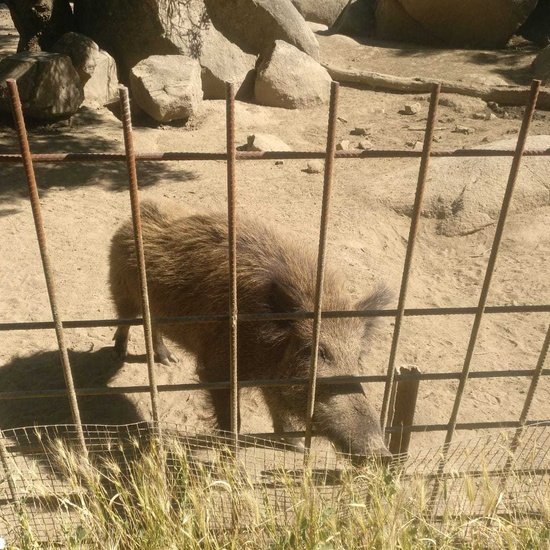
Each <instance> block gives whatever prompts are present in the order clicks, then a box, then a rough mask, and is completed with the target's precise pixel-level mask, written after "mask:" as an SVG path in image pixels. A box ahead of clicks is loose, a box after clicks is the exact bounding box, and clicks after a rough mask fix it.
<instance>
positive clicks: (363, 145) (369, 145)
mask: <svg viewBox="0 0 550 550" xmlns="http://www.w3.org/2000/svg"><path fill="white" fill-rule="evenodd" d="M373 147H374V145H373V144H372V142H370V141H369V140H368V139H362V140H361V141H360V142H359V143H358V144H357V148H358V149H363V151H368V150H369V149H372V148H373Z"/></svg>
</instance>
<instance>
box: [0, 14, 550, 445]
mask: <svg viewBox="0 0 550 550" xmlns="http://www.w3.org/2000/svg"><path fill="white" fill-rule="evenodd" d="M319 41H320V45H321V49H322V57H323V59H324V60H325V61H327V62H330V63H331V64H333V65H339V66H341V67H345V68H348V67H355V68H358V69H361V68H362V69H369V70H374V71H379V72H384V73H391V74H395V75H399V76H430V77H434V78H435V77H436V76H437V77H438V78H445V79H453V80H458V79H463V80H464V81H472V80H477V81H479V82H494V83H502V82H506V83H509V84H514V83H525V82H526V81H527V80H528V78H529V65H530V62H531V61H532V59H533V57H534V55H535V52H534V51H533V50H531V49H529V48H528V47H524V46H522V45H516V46H514V47H511V48H509V49H507V50H505V51H500V52H479V51H451V50H447V51H437V50H426V49H420V48H418V49H412V48H404V47H402V46H399V45H390V46H387V45H386V46H382V45H368V44H365V43H361V42H359V41H356V40H354V39H351V38H347V37H328V36H324V35H322V33H321V34H319ZM16 44H17V34H16V32H15V31H14V29H13V27H12V25H11V21H10V19H9V16H8V13H7V11H6V10H5V9H1V8H0V57H1V56H3V55H6V54H9V53H10V52H13V51H15V48H16ZM427 99H428V98H427V96H426V95H420V96H419V95H399V94H389V93H382V92H378V91H372V90H365V89H358V88H354V87H346V86H342V88H341V91H340V107H339V122H338V128H337V135H338V139H339V140H342V139H349V140H350V141H351V142H352V145H354V144H356V143H357V142H358V141H359V140H360V139H364V138H360V137H358V136H355V135H352V134H351V132H352V131H353V130H354V129H355V128H356V127H365V128H367V133H368V136H367V137H368V139H369V140H370V141H371V142H372V144H373V146H374V147H376V148H413V147H415V146H416V147H418V142H420V141H421V140H422V136H423V127H424V126H425V121H426V113H427V106H428V103H427ZM411 102H417V103H419V104H420V111H419V113H418V114H415V115H410V116H407V115H403V114H401V113H400V111H401V110H402V109H403V106H404V104H405V103H411ZM327 111H328V109H327V106H321V107H317V108H313V109H309V110H302V111H287V110H283V109H276V108H267V107H259V106H257V105H253V104H249V103H242V102H239V103H238V104H237V112H236V116H237V142H238V144H244V143H246V138H247V135H248V134H251V133H255V132H262V133H269V134H275V135H277V136H278V137H280V138H281V139H283V140H284V141H285V142H287V143H288V144H289V145H290V146H291V147H292V148H293V149H295V150H321V149H323V148H324V146H325V140H326V121H327ZM491 113H492V114H494V115H496V116H494V117H484V116H482V114H485V115H490V114H491ZM549 116H550V115H549V114H547V113H544V112H540V113H538V114H537V116H536V119H535V121H534V124H533V127H532V134H535V135H545V134H550V128H549V126H548V125H549ZM224 117H225V105H224V102H222V101H208V102H205V104H204V110H203V112H202V114H201V115H200V116H198V117H197V118H196V119H195V120H193V121H191V122H190V123H189V124H188V125H186V126H182V125H178V124H174V125H153V124H144V123H143V121H142V122H140V121H136V122H135V127H134V130H135V142H136V151H137V152H167V151H212V152H215V151H223V150H224V147H225V120H224ZM520 117H521V109H520V108H505V109H496V111H494V112H493V111H491V110H490V109H489V108H488V107H487V105H486V104H485V103H484V102H482V101H480V100H476V99H473V98H465V97H461V96H455V95H453V96H443V97H442V103H441V106H440V109H439V114H438V123H437V131H436V136H435V147H436V148H445V149H450V148H461V147H478V146H482V145H483V146H486V145H487V144H490V143H492V142H495V141H499V140H503V139H508V140H509V139H512V140H513V139H514V138H515V137H516V135H517V132H518V130H519V127H520V124H521V121H520ZM30 143H31V149H32V151H33V152H35V153H43V152H121V151H122V150H123V140H122V129H121V123H120V121H119V120H118V119H117V118H116V116H115V115H114V114H113V113H112V112H111V111H109V110H107V109H101V110H91V109H87V108H82V109H81V110H80V111H79V113H78V114H77V115H76V116H74V117H73V118H72V119H71V120H70V121H69V122H63V123H58V124H54V125H50V126H42V127H35V128H33V129H31V130H30ZM512 143H513V141H512ZM537 143H539V142H537ZM541 143H542V142H541ZM545 147H550V143H549V144H548V145H546V146H545ZM17 152H19V150H18V145H17V141H16V135H15V132H14V130H13V129H12V128H11V127H10V126H9V125H4V126H2V127H0V154H2V153H17ZM548 162H549V161H548V158H547V157H542V158H536V159H535V158H531V159H525V162H524V167H523V169H522V178H521V179H520V182H519V188H518V194H517V196H518V198H519V199H518V200H519V202H518V203H517V204H516V203H514V204H515V208H514V210H513V211H512V213H511V215H510V218H509V221H508V224H507V228H506V231H505V235H504V240H503V243H502V247H501V252H500V257H499V260H498V263H497V269H496V273H495V275H494V278H493V284H492V288H491V292H490V295H489V304H490V305H506V304H549V303H550V283H549V278H548V273H549V259H548V258H549V253H550V232H549V231H548V228H549V227H550V179H548V178H547V177H546V176H547V175H548V176H550V174H548V170H549V168H548ZM418 166H419V161H418V159H409V160H405V159H399V160H388V159H383V160H339V161H337V162H336V166H335V179H334V196H333V203H332V207H331V208H332V210H331V223H330V230H329V239H328V240H329V253H328V255H329V261H332V262H334V263H336V264H338V265H340V266H341V268H342V269H343V270H344V271H345V272H346V273H347V275H348V277H349V279H348V280H349V283H348V288H349V292H350V293H351V294H352V295H354V296H357V297H359V296H361V295H363V294H366V293H368V292H369V290H370V289H372V288H373V287H374V286H375V285H376V284H377V282H379V281H382V282H385V283H386V284H387V285H388V286H389V287H390V288H391V289H393V290H394V292H395V295H396V296H397V294H398V292H399V287H400V281H401V274H402V269H403V261H404V257H405V250H406V244H407V238H408V231H409V224H410V217H409V213H410V205H412V200H413V196H414V189H415V186H416V177H417V172H418ZM509 166H510V158H501V159H498V160H495V159H491V162H488V161H487V162H485V161H481V160H479V159H474V160H469V161H466V160H465V159H462V160H460V159H459V160H449V159H447V160H444V159H434V160H432V169H433V170H434V172H433V174H432V177H430V179H429V182H428V185H429V190H428V191H427V193H428V196H427V200H428V203H427V206H426V211H425V216H424V217H423V219H422V223H421V228H420V233H419V238H418V244H417V249H416V256H415V260H414V266H413V270H412V276H411V284H410V290H409V295H408V302H407V306H408V307H443V306H445V307H447V306H475V305H476V304H477V301H478V299H479V293H480V289H481V285H482V282H483V277H484V273H485V268H486V265H487V260H488V257H489V252H490V249H491V246H492V239H493V236H494V229H495V225H494V220H495V217H496V214H495V212H494V208H493V207H490V205H492V204H493V202H494V201H496V202H497V203H498V202H500V200H501V198H502V195H503V192H504V188H505V185H506V171H507V170H508V168H509ZM305 167H306V162H305V161H285V162H284V163H282V164H276V163H275V162H274V161H246V162H244V161H243V162H240V163H239V164H238V166H237V195H238V199H237V200H238V209H239V212H249V213H253V214H254V215H257V216H259V217H260V218H263V219H268V220H271V221H272V222H273V223H275V224H277V225H278V226H280V227H281V228H282V229H283V230H284V231H286V232H290V233H291V234H294V235H295V236H296V238H297V239H301V240H303V241H304V243H309V244H311V245H315V243H316V239H317V233H318V223H319V222H318V219H319V214H320V206H321V190H322V174H308V173H306V172H304V168H305ZM138 168H139V182H140V186H141V197H142V198H163V199H171V200H175V201H179V202H181V203H184V204H186V205H188V206H190V207H193V208H196V209H203V210H204V209H211V208H224V207H225V204H226V180H225V164H224V163H223V162H181V163H176V162H164V163H152V162H151V163H147V162H141V163H139V166H138ZM469 170H470V172H469ZM475 170H479V173H476V174H475V175H472V174H473V172H471V171H475ZM501 172H502V174H503V176H502V177H501ZM36 174H37V180H38V185H39V189H40V198H41V205H42V209H43V215H44V219H45V228H46V233H47V242H48V249H49V252H50V254H51V260H52V264H53V268H54V272H55V278H56V288H57V294H58V298H59V302H60V312H61V316H62V318H63V319H65V320H68V319H102V318H113V317H114V316H115V313H114V308H113V304H112V303H111V299H110V296H109V289H108V286H107V271H108V261H107V260H108V249H109V242H110V239H111V236H112V235H113V233H114V231H115V229H116V228H117V227H118V226H119V225H120V223H121V222H122V221H123V220H124V219H126V218H127V217H128V216H129V196H128V192H127V176H126V168H125V165H124V164H123V163H107V162H105V163H100V164H98V163H95V164H94V163H78V164H67V163H66V164H47V165H46V164H41V165H36ZM434 174H435V175H434ZM438 174H439V175H441V177H438V176H437V175H438ZM495 174H498V176H499V177H498V178H496V177H494V176H495ZM462 182H464V183H462ZM489 184H490V185H489ZM451 185H459V189H462V188H464V189H466V187H468V193H469V195H468V201H469V202H468V209H469V210H468V212H470V214H469V215H470V216H473V218H471V217H470V218H468V219H467V220H466V221H465V220H464V219H462V218H461V219H459V218H456V220H455V218H453V217H452V216H453V215H454V213H455V212H454V210H453V211H452V212H451V214H449V212H448V208H447V209H445V208H446V207H445V208H440V209H439V210H438V204H439V205H440V206H441V204H440V203H441V202H442V201H444V200H447V199H446V198H445V197H446V195H445V193H446V190H449V189H451ZM522 186H523V187H522ZM25 189H26V184H25V179H24V173H23V169H22V167H21V166H19V165H12V164H2V165H0V322H1V323H7V322H24V321H48V320H50V319H51V313H50V309H49V304H48V299H47V293H46V287H45V283H44V280H43V274H42V268H41V263H40V257H39V251H38V246H37V244H36V236H35V231H34V227H33V223H32V215H31V210H30V206H29V202H28V199H27V196H26V191H25ZM460 193H461V192H460V191H458V195H460V196H455V197H454V201H455V202H452V201H451V202H452V204H451V206H452V205H454V204H456V200H457V199H459V198H460V197H462V195H461V194H460ZM488 193H490V196H488ZM451 199H452V197H451ZM492 201H493V202H492ZM451 210H452V208H451ZM465 211H466V210H465ZM478 215H479V216H478ZM471 219H473V221H472V223H471V224H470V225H468V223H469V220H471ZM455 221H456V223H457V224H458V225H453V223H455ZM461 224H462V225H461ZM464 224H466V225H464ZM464 228H465V229H464ZM396 304H397V298H396V299H395V301H394V303H393V304H391V305H390V307H395V306H396ZM472 322H473V316H448V317H424V318H419V317H416V318H406V319H405V322H404V324H403V329H402V339H401V343H400V346H399V349H398V354H397V365H410V364H414V365H417V366H418V367H419V368H420V369H421V370H422V372H425V373H436V372H457V371H460V370H461V369H462V365H463V362H464V357H465V353H466V348H467V345H468V339H469V335H470V331H471V327H472ZM548 322H549V314H548V313H537V314H534V313H532V314H507V315H502V314H495V315H487V316H486V317H485V319H484V321H483V324H482V327H481V331H480V335H479V341H478V344H477V346H476V349H475V352H474V357H473V363H472V370H473V371H480V370H491V371H498V370H508V369H520V370H529V369H533V368H535V365H536V362H537V358H538V355H539V352H540V348H541V346H542V342H543V339H544V336H545V333H546V330H547V328H548ZM139 333H140V330H139V329H138V328H134V329H132V331H131V341H130V348H129V352H130V356H129V358H128V361H127V362H126V363H124V364H123V365H119V364H117V363H116V362H115V361H114V360H113V359H112V357H111V346H112V335H113V330H112V329H110V328H98V329H78V330H76V329H75V330H67V331H66V339H67V344H68V347H69V350H70V357H71V359H72V363H73V367H74V369H75V372H76V379H77V384H78V385H79V386H81V387H90V386H93V385H104V384H108V385H109V386H132V385H143V384H146V383H147V371H146V362H145V356H144V345H143V342H142V339H141V338H140V335H139ZM392 333H393V323H392V321H391V320H390V319H386V320H384V321H383V322H382V327H381V331H380V337H379V339H377V341H376V342H375V345H374V349H373V352H372V354H371V355H370V358H369V360H368V362H367V364H366V365H365V369H364V372H365V373H368V374H383V373H385V372H386V369H387V364H388V357H389V350H390V345H391V337H392ZM0 341H1V343H2V345H1V346H0V391H4V392H5V391H12V390H30V389H36V388H54V387H57V388H62V387H63V379H62V374H61V371H60V366H59V360H58V353H57V351H56V349H57V348H56V340H55V334H54V332H53V331H52V330H48V331H45V330H17V331H11V332H1V340H0ZM179 355H180V358H182V361H181V362H180V363H179V364H178V365H177V366H170V367H166V366H164V365H157V376H158V382H159V383H160V384H172V383H186V382H190V381H193V380H195V379H196V378H195V376H194V374H193V361H192V359H191V358H189V357H186V356H185V354H184V353H183V352H181V351H180V352H179ZM528 386H529V378H527V377H515V378H494V379H484V380H480V379H475V380H471V381H470V382H469V383H468V385H467V387H466V392H465V395H464V400H463V403H462V407H461V409H460V414H459V418H458V421H459V422H483V421H489V422H492V421H513V420H517V419H518V418H519V415H520V412H521V409H522V407H523V404H524V400H525V397H526V391H527V388H528ZM456 387H457V383H456V382H454V381H452V382H449V381H444V382H442V381H437V382H422V383H421V386H420V395H419V400H418V405H417V415H416V423H418V424H425V423H438V424H446V423H447V422H448V421H449V416H450V413H451V409H452V405H453V401H454V395H455V391H456ZM382 390H383V388H382V384H373V385H371V386H369V387H368V388H367V391H368V392H370V394H371V395H372V396H373V401H374V403H375V405H376V407H377V408H378V409H379V408H380V405H381V396H382ZM81 402H82V403H81V404H82V407H83V420H84V421H85V422H88V423H104V422H117V423H123V422H132V421H137V420H140V419H142V418H149V416H150V402H149V397H148V394H147V393H141V394H128V395H125V396H116V397H109V398H88V399H82V400H81ZM549 403H550V377H548V376H546V377H543V379H542V381H541V383H540V385H539V388H538V391H537V394H536V396H535V399H534V401H533V406H532V411H531V414H530V419H536V420H549V419H550V405H549ZM160 407H161V418H162V419H163V420H166V421H171V422H176V423H179V424H184V425H186V426H191V427H192V426H196V427H197V429H198V430H201V429H203V430H204V429H205V428H206V427H207V426H209V425H210V424H209V423H210V421H211V419H210V412H209V409H208V407H207V406H206V400H205V397H204V395H202V394H201V393H199V392H187V393H181V392H176V393H170V392H166V393H164V392H163V393H162V394H161V404H160ZM242 408H243V409H242V410H243V419H244V425H243V431H246V432H258V431H259V432H262V431H268V430H270V429H271V424H270V423H269V421H267V420H266V416H265V410H264V409H263V407H262V404H261V399H260V398H259V396H258V395H257V394H254V393H251V394H248V395H247V396H245V398H244V400H243V403H242ZM69 421H70V414H69V413H68V408H67V404H66V403H65V402H64V401H63V400H57V399H49V400H35V401H33V402H32V403H31V402H29V401H5V400H3V401H0V427H2V428H8V427H14V426H22V425H32V424H34V423H36V424H44V423H50V422H69ZM471 435H472V434H471V433H467V434H464V432H460V433H459V434H458V437H464V436H467V437H470V436H471ZM443 438H444V432H426V433H424V434H415V435H414V436H413V439H412V446H413V448H420V447H425V446H427V445H435V444H439V443H441V442H442V440H443Z"/></svg>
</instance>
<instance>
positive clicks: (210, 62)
mask: <svg viewBox="0 0 550 550" xmlns="http://www.w3.org/2000/svg"><path fill="white" fill-rule="evenodd" d="M199 62H200V64H201V67H202V90H203V92H204V99H225V86H226V84H227V83H228V82H231V83H233V84H235V87H236V90H235V93H236V97H237V98H238V99H247V98H249V97H251V96H252V95H253V93H254V78H255V76H256V73H255V70H254V67H255V65H256V56H255V55H252V54H248V53H245V52H243V51H242V50H241V49H240V48H239V47H238V46H237V45H236V44H233V42H231V41H229V40H228V39H227V38H225V36H224V35H223V34H221V33H220V32H219V31H217V30H216V28H215V27H214V26H213V25H210V27H209V28H208V30H207V31H206V32H205V34H204V42H203V46H202V49H201V53H200V56H199Z"/></svg>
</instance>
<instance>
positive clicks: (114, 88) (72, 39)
mask: <svg viewBox="0 0 550 550" xmlns="http://www.w3.org/2000/svg"><path fill="white" fill-rule="evenodd" d="M52 51H53V52H56V53H60V54H63V55H67V56H68V57H70V58H71V61H72V63H73V66H74V68H75V69H76V72H77V73H78V75H79V76H80V81H81V82H82V85H83V86H84V102H85V104H86V105H89V106H103V105H108V104H110V103H113V102H114V101H116V100H117V97H118V77H117V70H116V63H115V60H114V59H113V58H112V57H111V56H110V55H109V54H108V53H107V52H105V51H103V50H100V49H99V46H98V45H97V44H96V43H95V42H94V41H93V40H92V39H91V38H88V37H87V36H84V35H83V34H79V33H76V32H68V33H66V34H64V35H63V36H62V37H61V38H60V39H59V40H58V41H57V42H56V43H55V44H54V46H53V48H52Z"/></svg>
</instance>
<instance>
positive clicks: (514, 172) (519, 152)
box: [445, 80, 540, 444]
mask: <svg viewBox="0 0 550 550" xmlns="http://www.w3.org/2000/svg"><path fill="white" fill-rule="evenodd" d="M539 88H540V81H539V80H533V83H532V84H531V91H530V94H529V99H528V102H527V105H526V107H525V114H524V116H523V121H522V124H521V129H520V132H519V135H518V141H517V145H516V150H515V153H514V157H513V160H512V166H511V168H510V175H509V177H508V184H507V186H506V192H505V194H504V198H503V200H502V207H501V209H500V215H499V218H498V223H497V227H496V230H495V237H494V239H493V246H492V248H491V254H490V256H489V261H488V262H487V270H486V272H485V279H484V281H483V287H482V289H481V295H480V297H479V303H478V306H477V311H476V315H475V319H474V324H473V327H472V332H471V335H470V341H469V343H468V349H467V351H466V358H465V359H464V366H463V368H462V374H461V376H460V380H459V384H458V388H457V391H456V396H455V402H454V405H453V410H452V413H451V418H450V420H449V426H448V428H447V435H446V437H445V444H449V443H450V442H451V440H452V438H453V435H454V431H455V428H456V422H457V418H458V411H459V409H460V404H461V402H462V396H463V395H464V390H465V388H466V382H467V380H468V375H469V373H470V366H471V362H472V357H473V355H474V349H475V345H476V341H477V336H478V334H479V329H480V326H481V321H482V319H483V314H484V313H485V305H486V304H487V296H488V295H489V289H490V286H491V280H492V278H493V273H494V270H495V266H496V261H497V257H498V252H499V248H500V243H501V241H502V234H503V231H504V224H505V223H506V218H507V216H508V211H509V210H510V204H511V203H512V197H513V194H514V189H515V186H516V181H517V177H518V174H519V168H520V166H521V159H522V157H523V151H524V150H525V144H526V142H527V136H528V134H529V128H530V127H531V121H532V120H533V115H534V114H535V107H536V104H537V98H538V94H539Z"/></svg>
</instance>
